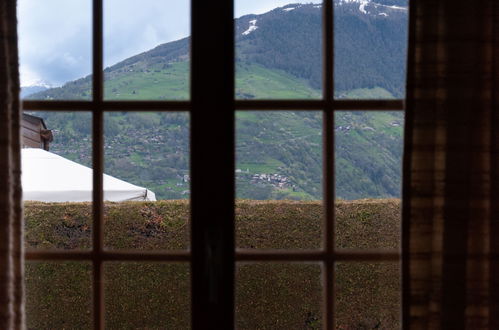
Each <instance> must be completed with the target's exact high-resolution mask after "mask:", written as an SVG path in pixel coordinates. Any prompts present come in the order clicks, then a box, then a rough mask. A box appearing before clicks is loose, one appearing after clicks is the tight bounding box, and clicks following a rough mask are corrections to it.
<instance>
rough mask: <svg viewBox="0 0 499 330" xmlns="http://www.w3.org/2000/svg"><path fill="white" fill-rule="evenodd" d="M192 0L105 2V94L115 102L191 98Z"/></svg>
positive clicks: (113, 0)
mask: <svg viewBox="0 0 499 330" xmlns="http://www.w3.org/2000/svg"><path fill="white" fill-rule="evenodd" d="M189 34H190V1H187V0H182V1H167V2H165V1H157V0H142V1H135V0H105V1H104V65H105V70H104V78H105V83H104V92H105V98H106V99H113V100H181V99H184V100H185V99H188V98H189V66H190V65H189V58H190V55H189V52H190V51H189V44H190V38H189V37H188V36H189Z"/></svg>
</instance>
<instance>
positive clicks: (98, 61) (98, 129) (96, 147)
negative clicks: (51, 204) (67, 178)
mask: <svg viewBox="0 0 499 330" xmlns="http://www.w3.org/2000/svg"><path fill="white" fill-rule="evenodd" d="M102 20H103V4H102V0H93V12H92V27H93V31H92V32H93V40H92V44H93V45H92V46H93V47H92V57H93V67H92V97H93V100H92V105H93V106H92V135H93V138H92V163H93V191H92V194H93V204H92V207H93V226H92V230H93V245H92V247H93V253H92V255H93V258H92V259H93V260H92V261H93V313H94V329H98V330H100V329H104V303H103V302H104V299H103V274H102V255H101V253H102V245H103V243H102V242H103V240H102V236H103V234H102V218H103V213H102V211H103V204H104V202H103V175H102V173H103V164H104V162H103V143H104V136H103V134H104V129H103V122H102V121H103V113H102V108H101V104H102V91H103V87H102V85H103V82H102V68H103V64H102V60H103V59H102V55H103V51H102V49H103V48H102V47H103V22H102Z"/></svg>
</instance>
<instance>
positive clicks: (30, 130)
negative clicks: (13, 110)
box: [21, 113, 54, 151]
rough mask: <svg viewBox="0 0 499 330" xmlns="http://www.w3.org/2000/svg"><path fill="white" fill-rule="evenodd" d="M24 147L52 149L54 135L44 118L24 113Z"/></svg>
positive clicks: (22, 122)
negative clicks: (51, 143)
mask: <svg viewBox="0 0 499 330" xmlns="http://www.w3.org/2000/svg"><path fill="white" fill-rule="evenodd" d="M21 132H22V147H23V148H40V149H44V150H47V151H48V150H49V149H50V142H52V141H53V139H54V137H53V135H52V131H51V130H49V129H47V125H45V122H44V120H43V119H42V118H40V117H36V116H33V115H29V114H27V113H23V117H22V120H21Z"/></svg>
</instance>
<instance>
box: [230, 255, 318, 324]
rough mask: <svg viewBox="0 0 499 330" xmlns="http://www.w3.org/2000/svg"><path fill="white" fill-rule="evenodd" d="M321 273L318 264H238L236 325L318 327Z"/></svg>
mask: <svg viewBox="0 0 499 330" xmlns="http://www.w3.org/2000/svg"><path fill="white" fill-rule="evenodd" d="M321 277H322V275H321V266H320V265H318V264H277V263H244V264H238V265H237V270H236V328H237V329H321V327H322V324H323V321H322V310H323V306H322V301H323V288H322V281H321Z"/></svg>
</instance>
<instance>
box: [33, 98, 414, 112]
mask: <svg viewBox="0 0 499 330" xmlns="http://www.w3.org/2000/svg"><path fill="white" fill-rule="evenodd" d="M331 105H332V106H333V108H334V109H335V110H350V111H355V110H360V111H388V110H390V111H394V110H395V111H396V110H403V109H404V101H403V100H335V101H332V104H328V102H326V101H320V100H285V101H279V100H268V101H267V100H237V101H235V107H236V108H237V109H238V110H251V111H259V110H261V111H265V110H273V111H275V110H314V111H316V110H323V109H324V108H326V107H330V106H331ZM95 108H99V109H102V110H104V111H127V110H129V111H132V110H133V111H151V110H155V111H187V110H189V109H190V108H191V102H190V101H102V102H97V101H57V100H43V101H23V109H24V110H39V111H43V110H45V111H91V110H92V109H95Z"/></svg>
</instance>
